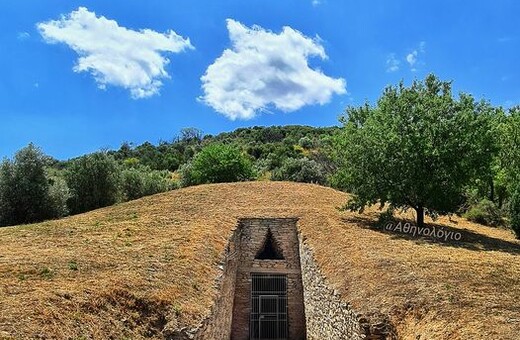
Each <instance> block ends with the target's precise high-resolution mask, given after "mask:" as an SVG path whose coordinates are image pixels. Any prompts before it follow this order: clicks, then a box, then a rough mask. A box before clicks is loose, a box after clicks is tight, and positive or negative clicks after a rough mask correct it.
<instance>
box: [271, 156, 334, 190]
mask: <svg viewBox="0 0 520 340" xmlns="http://www.w3.org/2000/svg"><path fill="white" fill-rule="evenodd" d="M272 179H273V180H276V181H293V182H305V183H318V184H324V183H325V180H326V178H325V173H324V170H323V168H322V167H321V166H320V165H319V164H318V163H317V162H316V161H314V160H311V159H308V158H298V159H295V158H287V159H285V160H284V162H283V164H282V166H281V167H280V168H278V169H276V170H275V171H273V175H272Z"/></svg>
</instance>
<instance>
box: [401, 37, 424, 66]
mask: <svg viewBox="0 0 520 340" xmlns="http://www.w3.org/2000/svg"><path fill="white" fill-rule="evenodd" d="M425 52H426V43H425V42H424V41H421V42H420V43H419V46H418V47H417V48H416V49H414V50H413V51H412V52H410V53H408V54H407V55H406V58H405V59H406V62H407V63H408V64H409V65H410V70H411V71H412V72H415V71H417V67H416V64H417V61H418V57H419V54H424V53H425ZM421 64H422V63H421Z"/></svg>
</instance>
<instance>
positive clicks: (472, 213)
mask: <svg viewBox="0 0 520 340" xmlns="http://www.w3.org/2000/svg"><path fill="white" fill-rule="evenodd" d="M464 217H465V218H467V219H468V220H470V221H473V222H476V223H480V224H484V225H488V226H493V227H497V226H500V225H502V224H503V218H502V213H501V212H500V209H498V207H497V206H496V205H495V203H493V202H492V201H490V200H488V199H483V200H481V201H480V202H478V203H476V204H475V205H473V206H471V207H470V209H469V210H468V211H467V212H466V213H464Z"/></svg>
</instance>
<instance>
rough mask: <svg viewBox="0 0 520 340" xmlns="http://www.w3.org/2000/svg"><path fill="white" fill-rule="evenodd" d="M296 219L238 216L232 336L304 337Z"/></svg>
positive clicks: (239, 338)
mask: <svg viewBox="0 0 520 340" xmlns="http://www.w3.org/2000/svg"><path fill="white" fill-rule="evenodd" d="M296 222H297V219H296V218H267V219H266V218H247V219H240V220H239V226H238V229H237V231H238V235H237V238H236V243H237V244H236V248H235V249H236V254H237V258H236V259H237V262H236V265H237V267H236V279H235V280H236V281H235V296H234V303H233V316H232V324H231V339H233V340H246V339H291V340H300V339H305V338H306V334H305V332H306V331H305V329H306V328H305V311H304V303H303V286H302V278H301V268H300V255H299V243H298V235H297V231H296Z"/></svg>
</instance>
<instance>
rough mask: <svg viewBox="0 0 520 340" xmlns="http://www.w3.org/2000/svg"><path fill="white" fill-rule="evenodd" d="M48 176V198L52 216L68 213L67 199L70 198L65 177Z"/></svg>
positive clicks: (61, 215)
mask: <svg viewBox="0 0 520 340" xmlns="http://www.w3.org/2000/svg"><path fill="white" fill-rule="evenodd" d="M48 176H49V182H50V187H49V200H50V204H51V207H52V215H53V217H63V216H67V215H68V214H69V208H68V206H67V201H68V200H69V199H70V198H71V196H72V195H71V193H70V190H69V187H68V186H67V181H65V178H63V177H61V176H59V175H48Z"/></svg>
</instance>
